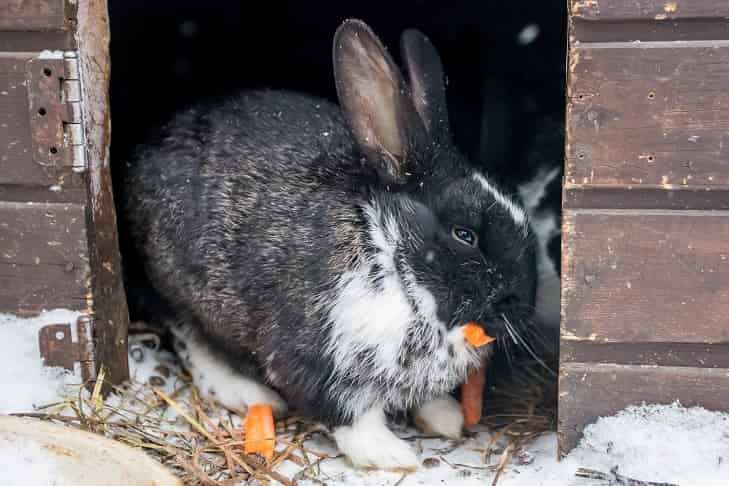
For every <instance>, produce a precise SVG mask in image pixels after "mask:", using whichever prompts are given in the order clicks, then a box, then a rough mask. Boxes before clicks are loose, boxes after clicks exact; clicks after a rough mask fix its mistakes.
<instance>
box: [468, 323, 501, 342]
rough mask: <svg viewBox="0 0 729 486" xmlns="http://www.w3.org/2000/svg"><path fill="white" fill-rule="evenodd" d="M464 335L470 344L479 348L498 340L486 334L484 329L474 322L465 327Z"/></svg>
mask: <svg viewBox="0 0 729 486" xmlns="http://www.w3.org/2000/svg"><path fill="white" fill-rule="evenodd" d="M463 335H464V336H465V338H466V341H467V342H468V344H470V345H471V346H476V347H477V348H480V347H481V346H484V345H486V344H488V343H490V342H492V341H495V340H496V338H492V337H491V336H489V335H488V334H486V333H485V332H484V330H483V328H482V327H481V326H479V325H478V324H476V323H474V322H469V323H468V324H466V325H465V326H463Z"/></svg>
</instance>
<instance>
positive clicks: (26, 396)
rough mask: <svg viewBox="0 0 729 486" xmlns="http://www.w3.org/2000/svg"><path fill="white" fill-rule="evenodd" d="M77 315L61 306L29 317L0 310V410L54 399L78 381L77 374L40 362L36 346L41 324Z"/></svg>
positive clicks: (19, 408) (14, 410)
mask: <svg viewBox="0 0 729 486" xmlns="http://www.w3.org/2000/svg"><path fill="white" fill-rule="evenodd" d="M80 316H81V313H79V312H74V311H70V310H65V309H56V310H52V311H46V312H43V313H41V314H40V315H38V316H37V317H30V318H22V317H17V316H14V315H12V314H0V370H2V372H0V390H3V392H2V393H0V413H5V414H8V413H17V412H30V411H33V410H34V408H35V407H36V406H40V405H46V404H49V403H53V402H54V401H57V400H58V396H59V394H61V393H62V392H63V391H64V390H65V389H66V388H67V387H68V386H70V385H78V384H80V383H81V379H80V377H79V376H78V375H76V374H74V373H71V372H70V371H67V370H65V369H63V368H51V367H45V366H43V360H42V359H41V356H40V349H39V347H38V331H39V330H40V329H41V328H42V327H44V326H47V325H49V324H59V323H75V322H76V320H77V319H78V318H79V317H80ZM71 327H72V328H74V326H73V325H72V326H71ZM75 339H76V337H75V336H74V340H75Z"/></svg>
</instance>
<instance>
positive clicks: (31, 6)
mask: <svg viewBox="0 0 729 486" xmlns="http://www.w3.org/2000/svg"><path fill="white" fill-rule="evenodd" d="M75 3H76V2H71V1H70V0H3V1H2V2H0V30H11V31H31V30H68V29H71V28H72V27H73V26H74V24H75V8H74V5H75Z"/></svg>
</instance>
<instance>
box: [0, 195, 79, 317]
mask: <svg viewBox="0 0 729 486" xmlns="http://www.w3.org/2000/svg"><path fill="white" fill-rule="evenodd" d="M0 251H1V253H0V289H2V291H0V312H2V313H14V314H21V315H26V314H27V315H32V314H37V313H39V312H41V311H42V310H44V309H54V308H59V307H63V308H67V309H70V310H79V311H83V310H86V309H87V307H88V304H87V298H88V294H89V292H90V290H91V289H90V281H89V266H88V243H87V235H86V208H85V207H84V206H83V205H78V204H45V203H39V204H35V203H30V204H29V203H8V202H0Z"/></svg>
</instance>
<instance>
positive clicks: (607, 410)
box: [559, 363, 729, 455]
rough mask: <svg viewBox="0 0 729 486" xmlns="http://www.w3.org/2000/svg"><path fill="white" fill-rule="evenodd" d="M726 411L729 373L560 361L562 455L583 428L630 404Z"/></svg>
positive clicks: (560, 435)
mask: <svg viewBox="0 0 729 486" xmlns="http://www.w3.org/2000/svg"><path fill="white" fill-rule="evenodd" d="M676 400H680V402H681V404H682V405H684V406H687V407H692V406H702V407H705V408H707V409H709V410H726V404H727V403H729V369H726V368H716V369H708V368H681V367H653V366H628V365H612V364H595V363H562V365H561V367H560V378H559V405H560V406H559V450H560V455H564V454H565V453H566V452H568V451H569V450H570V449H572V448H573V447H574V446H575V445H577V442H578V441H579V439H580V437H581V435H582V430H583V428H584V427H585V426H586V425H587V424H589V423H592V422H594V421H595V420H596V419H597V418H598V417H602V416H609V415H612V414H614V413H616V412H617V411H619V410H621V409H623V408H625V407H627V406H629V405H640V404H641V403H643V402H646V403H659V404H670V403H673V402H675V401H676Z"/></svg>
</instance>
